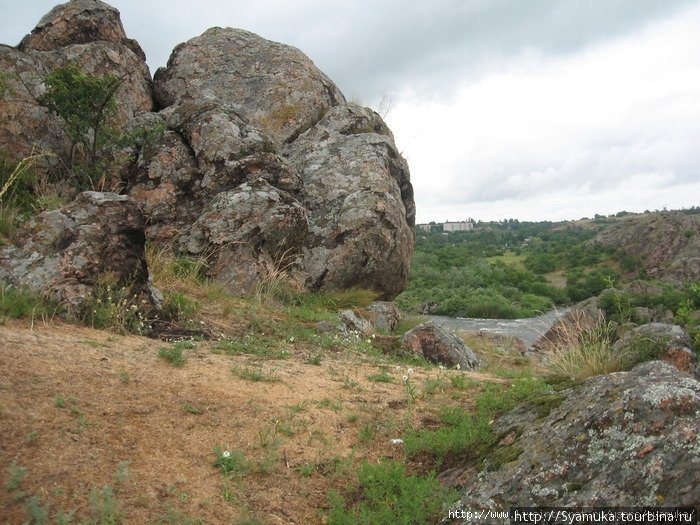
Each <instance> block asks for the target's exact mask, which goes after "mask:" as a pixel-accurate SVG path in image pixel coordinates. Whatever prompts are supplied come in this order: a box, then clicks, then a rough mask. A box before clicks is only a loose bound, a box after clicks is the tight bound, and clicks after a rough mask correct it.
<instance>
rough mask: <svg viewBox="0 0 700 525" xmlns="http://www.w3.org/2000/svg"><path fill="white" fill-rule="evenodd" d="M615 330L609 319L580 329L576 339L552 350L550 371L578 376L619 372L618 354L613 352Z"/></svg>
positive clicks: (615, 336) (581, 377)
mask: <svg viewBox="0 0 700 525" xmlns="http://www.w3.org/2000/svg"><path fill="white" fill-rule="evenodd" d="M616 331H617V330H616V325H615V324H614V323H610V322H600V323H598V324H597V325H596V326H595V327H593V328H591V329H588V330H583V331H582V332H581V333H580V335H579V336H578V342H574V343H572V344H569V345H564V346H563V347H560V348H554V349H552V351H551V356H550V368H551V370H552V371H554V372H556V373H560V374H565V375H568V376H570V377H575V378H578V379H585V378H586V377H591V376H594V375H600V374H608V373H611V372H617V371H619V370H620V369H621V366H622V364H621V361H620V356H619V355H617V353H616V352H614V351H613V344H614V342H615V340H616V338H617V333H616ZM574 341H575V340H574Z"/></svg>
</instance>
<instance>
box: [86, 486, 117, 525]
mask: <svg viewBox="0 0 700 525" xmlns="http://www.w3.org/2000/svg"><path fill="white" fill-rule="evenodd" d="M119 507H120V505H119V501H118V500H117V499H116V498H115V496H114V491H113V490H112V487H110V486H109V485H105V486H104V487H103V488H102V490H97V489H92V490H90V518H89V520H88V523H90V524H91V525H92V524H94V525H104V524H109V525H113V524H117V523H122V521H123V519H124V515H123V514H122V512H121V510H120V508H119Z"/></svg>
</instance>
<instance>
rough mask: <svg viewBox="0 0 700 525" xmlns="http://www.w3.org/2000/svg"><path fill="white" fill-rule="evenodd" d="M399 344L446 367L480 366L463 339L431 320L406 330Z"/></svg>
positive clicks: (469, 368)
mask: <svg viewBox="0 0 700 525" xmlns="http://www.w3.org/2000/svg"><path fill="white" fill-rule="evenodd" d="M401 344H402V346H403V347H404V348H405V349H406V350H408V351H410V352H412V353H414V354H420V355H422V356H423V357H425V358H426V359H427V360H429V361H432V362H433V363H440V364H443V365H445V366H448V367H454V366H458V365H459V368H460V369H461V370H474V369H476V368H478V367H479V366H480V362H479V358H478V357H477V356H476V354H475V353H474V352H473V351H472V349H471V348H469V347H468V346H467V345H466V344H465V343H464V341H462V340H461V339H460V338H459V337H457V336H456V335H455V334H454V333H453V332H452V331H451V330H449V329H447V328H445V327H443V326H440V325H436V324H435V323H433V322H432V321H428V322H427V323H422V324H419V325H418V326H416V327H415V328H414V329H412V330H410V331H408V332H406V333H405V334H404V336H403V338H402V340H401Z"/></svg>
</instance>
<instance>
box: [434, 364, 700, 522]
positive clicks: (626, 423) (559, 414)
mask: <svg viewBox="0 0 700 525" xmlns="http://www.w3.org/2000/svg"><path fill="white" fill-rule="evenodd" d="M562 394H563V396H564V397H565V399H563V401H562V402H561V404H560V405H559V406H558V407H556V408H554V409H553V410H551V412H550V413H549V414H548V415H546V416H545V417H540V418H538V416H537V415H536V414H534V413H532V412H530V411H528V410H527V405H524V406H521V407H518V408H516V409H514V410H513V411H512V412H510V413H508V414H506V415H504V416H502V417H501V418H499V419H498V420H496V422H495V423H494V425H493V430H494V432H495V433H496V434H497V435H501V436H508V435H513V436H515V437H516V439H515V440H508V443H510V444H508V445H503V446H507V447H509V453H508V454H500V457H508V458H509V459H513V460H512V461H510V462H506V463H503V464H499V463H498V462H495V463H494V462H491V463H489V461H486V462H485V467H486V468H485V469H484V470H483V471H482V472H481V473H480V474H479V475H478V477H477V479H472V480H471V481H470V482H468V483H467V484H466V485H465V487H464V489H463V491H462V493H461V498H460V500H459V502H458V503H457V505H456V506H455V508H454V509H453V510H457V511H459V510H463V511H465V512H466V511H475V510H478V509H499V510H506V511H507V510H508V508H509V507H513V506H520V507H522V506H526V507H579V506H580V507H594V506H615V507H616V506H620V507H628V506H659V505H664V506H695V505H697V502H698V501H700V469H698V468H697V467H698V458H700V440H699V439H698V435H700V419H698V416H697V414H698V411H699V410H700V382H698V381H697V380H696V379H694V378H692V377H691V376H689V375H686V374H684V373H681V372H679V371H678V370H677V369H676V368H674V367H672V366H671V365H669V364H667V363H663V362H660V361H652V362H649V363H644V364H641V365H639V366H637V367H635V368H634V369H633V370H631V371H630V372H618V373H615V374H609V375H605V376H597V377H594V378H591V379H589V380H587V381H586V382H585V383H584V384H582V385H581V386H580V387H578V388H575V389H573V390H570V391H568V392H563V393H562ZM504 441H505V440H504ZM496 452H498V451H496ZM494 457H499V454H494ZM505 522H507V520H506V521H505ZM446 523H447V521H446ZM452 523H454V522H452ZM463 523H470V522H468V521H464V522H463ZM486 523H487V522H486Z"/></svg>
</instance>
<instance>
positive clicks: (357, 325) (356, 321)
mask: <svg viewBox="0 0 700 525" xmlns="http://www.w3.org/2000/svg"><path fill="white" fill-rule="evenodd" d="M338 318H339V319H340V322H341V323H343V327H344V330H343V333H347V332H355V333H358V334H361V335H369V334H371V333H372V331H373V330H372V324H371V323H370V322H369V321H367V320H366V319H363V318H362V317H361V316H360V315H358V314H357V313H356V312H354V311H352V310H343V311H342V312H340V313H338Z"/></svg>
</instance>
